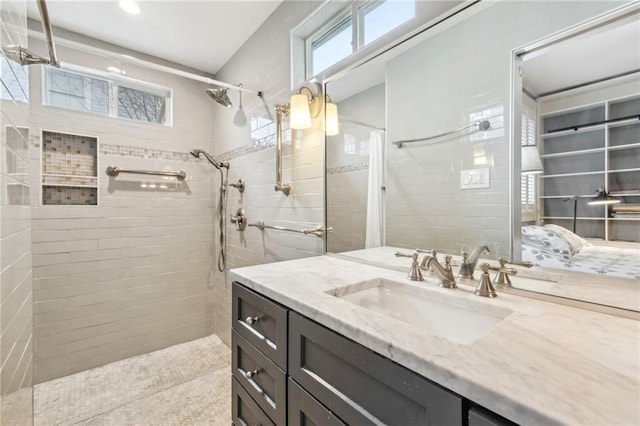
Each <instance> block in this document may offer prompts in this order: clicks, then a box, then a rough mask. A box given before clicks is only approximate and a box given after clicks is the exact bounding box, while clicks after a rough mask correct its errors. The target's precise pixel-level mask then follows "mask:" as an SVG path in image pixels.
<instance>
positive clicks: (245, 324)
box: [232, 282, 287, 370]
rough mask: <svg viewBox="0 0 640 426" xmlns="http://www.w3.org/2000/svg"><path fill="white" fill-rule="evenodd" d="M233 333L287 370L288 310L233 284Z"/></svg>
mask: <svg viewBox="0 0 640 426" xmlns="http://www.w3.org/2000/svg"><path fill="white" fill-rule="evenodd" d="M232 293H233V329H234V330H236V331H237V332H238V333H239V334H240V335H241V336H242V337H244V338H245V339H247V340H248V341H249V342H251V343H252V344H253V345H254V346H255V347H256V348H258V349H260V350H261V351H262V352H263V353H264V354H265V355H267V356H268V357H269V358H271V360H272V361H273V362H275V363H276V364H278V365H279V366H280V368H282V369H283V370H286V368H287V310H286V309H284V308H283V307H281V306H280V305H277V304H276V303H274V302H272V301H270V300H268V299H265V298H264V297H262V296H260V295H258V294H256V293H254V292H253V291H251V290H249V289H247V288H245V287H243V286H242V285H240V284H238V283H236V282H234V283H233V290H232Z"/></svg>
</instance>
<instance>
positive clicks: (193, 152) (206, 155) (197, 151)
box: [189, 149, 229, 170]
mask: <svg viewBox="0 0 640 426" xmlns="http://www.w3.org/2000/svg"><path fill="white" fill-rule="evenodd" d="M189 154H191V155H193V156H194V157H196V158H200V154H202V155H204V158H206V159H207V161H208V162H209V163H211V165H212V166H213V167H215V168H216V169H218V170H220V169H221V168H222V167H224V168H227V169H228V168H229V163H228V162H224V163H223V162H222V161H217V160H216V159H215V158H213V157H212V156H211V155H210V154H209V153H207V152H205V151H203V150H201V149H192V150H191V151H189Z"/></svg>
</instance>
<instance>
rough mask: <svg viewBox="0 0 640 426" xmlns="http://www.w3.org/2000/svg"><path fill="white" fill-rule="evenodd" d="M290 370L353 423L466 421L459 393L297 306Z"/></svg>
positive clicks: (406, 424) (404, 424)
mask: <svg viewBox="0 0 640 426" xmlns="http://www.w3.org/2000/svg"><path fill="white" fill-rule="evenodd" d="M289 375H290V376H291V377H292V378H293V379H294V380H295V381H296V382H298V383H299V384H300V385H302V387H304V388H305V389H306V390H307V391H308V392H309V393H310V394H311V395H313V396H314V397H315V398H316V399H318V400H319V401H320V402H321V403H322V404H323V405H325V406H326V407H327V408H328V409H329V410H331V411H332V412H333V413H335V414H336V416H338V417H339V418H340V419H342V420H343V421H344V422H346V423H348V424H354V425H355V424H358V425H362V424H380V423H383V424H389V425H402V426H410V425H461V424H463V418H462V417H463V409H462V399H461V398H460V397H458V396H457V395H455V394H453V393H451V392H448V391H446V390H444V389H443V388H441V387H439V386H438V385H436V384H434V383H432V382H430V381H428V380H426V379H425V378H423V377H421V376H418V375H417V374H415V373H413V372H411V371H409V370H407V369H406V368H404V367H401V366H399V365H397V364H395V363H393V362H392V361H390V360H388V359H386V358H384V357H382V356H380V355H378V354H376V353H374V352H372V351H370V350H369V349H367V348H365V347H363V346H361V345H359V344H357V343H355V342H353V341H351V340H348V339H346V338H344V337H343V336H340V335H339V334H336V333H334V332H332V331H331V330H328V329H326V328H325V327H323V326H321V325H319V324H317V323H315V322H312V321H310V320H308V319H306V318H304V317H302V316H300V315H298V314H296V313H294V312H290V313H289ZM465 414H466V413H465Z"/></svg>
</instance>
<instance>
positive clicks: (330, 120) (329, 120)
mask: <svg viewBox="0 0 640 426" xmlns="http://www.w3.org/2000/svg"><path fill="white" fill-rule="evenodd" d="M324 108H325V109H324V120H325V122H324V132H325V134H326V135H327V136H335V135H337V134H338V133H340V128H339V126H338V105H336V104H334V103H333V102H331V98H330V97H329V96H328V95H327V96H326V98H325V104H324Z"/></svg>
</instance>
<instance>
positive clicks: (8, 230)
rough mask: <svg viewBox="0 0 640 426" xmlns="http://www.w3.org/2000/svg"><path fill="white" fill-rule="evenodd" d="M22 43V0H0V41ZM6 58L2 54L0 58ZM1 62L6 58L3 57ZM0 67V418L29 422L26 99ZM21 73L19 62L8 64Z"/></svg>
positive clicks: (30, 337) (30, 357)
mask: <svg viewBox="0 0 640 426" xmlns="http://www.w3.org/2000/svg"><path fill="white" fill-rule="evenodd" d="M12 44H13V45H23V46H28V42H27V32H26V4H25V2H24V1H21V2H20V1H18V2H2V3H1V4H0V45H2V46H7V45H12ZM0 60H2V61H6V59H4V58H0ZM3 65H5V66H6V65H7V63H3ZM3 68H4V69H5V70H7V71H8V72H6V73H5V72H3V73H2V75H1V79H2V82H1V84H2V86H3V87H5V88H7V89H8V91H7V92H8V93H7V92H5V95H7V97H8V98H9V99H7V100H1V101H0V422H1V423H2V424H7V425H8V424H11V425H28V424H32V422H33V403H32V397H33V387H32V383H33V368H32V361H33V331H32V328H33V327H32V326H33V322H32V317H33V316H32V308H33V305H32V295H33V292H32V285H33V284H32V270H31V214H30V208H29V191H30V187H29V173H30V171H31V164H30V162H29V140H28V134H27V132H26V130H25V133H22V132H18V131H15V126H20V127H22V128H23V129H24V128H26V127H27V126H28V119H29V105H28V104H27V103H22V102H16V101H14V100H12V99H11V97H14V98H18V99H19V98H23V96H21V95H20V91H22V90H28V89H26V88H24V89H23V88H22V87H21V83H20V81H19V79H16V78H15V75H14V73H13V72H11V71H9V70H8V68H5V67H4V66H3ZM14 72H15V73H16V74H18V75H24V74H23V73H24V68H22V67H20V66H19V65H17V64H15V65H14Z"/></svg>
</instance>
